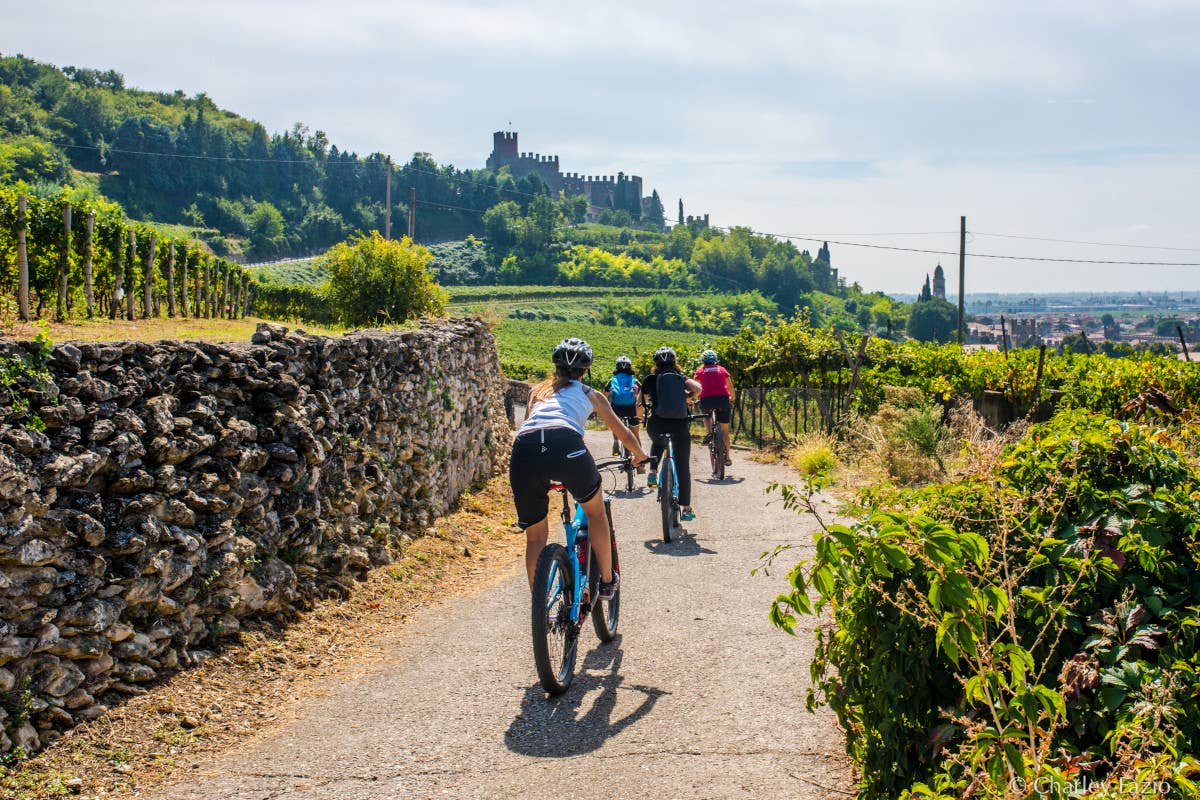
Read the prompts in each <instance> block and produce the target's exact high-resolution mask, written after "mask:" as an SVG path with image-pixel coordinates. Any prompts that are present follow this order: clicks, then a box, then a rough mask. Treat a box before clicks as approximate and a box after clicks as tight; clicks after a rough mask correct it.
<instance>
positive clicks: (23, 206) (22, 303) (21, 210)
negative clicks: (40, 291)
mask: <svg viewBox="0 0 1200 800" xmlns="http://www.w3.org/2000/svg"><path fill="white" fill-rule="evenodd" d="M28 213H29V199H28V198H27V197H25V195H21V196H20V197H18V198H17V307H18V309H19V312H18V313H19V314H20V316H21V321H22V322H29V254H28V252H27V251H26V249H25V228H26V226H27V225H28V224H29V220H28V219H27V217H28Z"/></svg>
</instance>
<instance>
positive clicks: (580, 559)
mask: <svg viewBox="0 0 1200 800" xmlns="http://www.w3.org/2000/svg"><path fill="white" fill-rule="evenodd" d="M614 467H616V468H620V469H621V470H623V471H626V472H630V473H632V472H633V461H632V460H630V459H623V458H622V459H614V460H611V461H601V462H599V463H597V464H596V468H597V469H612V468H614ZM550 488H551V489H553V490H556V491H558V492H559V493H560V494H562V498H563V506H562V513H561V518H562V523H563V531H564V533H565V534H566V546H563V545H561V544H559V543H557V542H553V543H550V544H547V545H546V546H545V547H544V548H543V549H542V552H541V554H540V555H539V556H538V562H537V568H536V569H535V570H534V573H533V592H532V595H533V600H532V615H533V661H534V664H535V665H536V667H537V674H538V680H539V681H541V684H542V688H543V689H545V690H546V691H547V692H548V693H549V694H552V695H559V694H562V693H563V692H565V691H566V690H567V688H568V687H570V685H571V681H572V679H573V678H574V676H575V657H576V655H577V653H578V648H579V634H580V631H582V629H583V624H584V618H585V617H587V616H591V618H592V627H593V629H594V630H595V631H596V636H597V637H598V638H599V639H600V641H601V642H611V641H612V640H613V639H614V638H616V635H617V622H618V621H619V619H620V614H621V591H620V589H618V590H617V593H616V595H615V596H614V597H613V599H612V600H610V601H608V602H607V603H605V602H602V601H600V600H599V599H598V587H597V584H599V582H600V567H599V565H598V564H597V563H596V559H595V558H593V555H594V553H593V552H592V548H591V545H590V543H589V542H588V523H587V515H586V514H585V513H584V510H583V506H582V505H580V504H578V503H575V502H574V501H573V500H572V499H571V497H570V495H569V494H568V493H567V490H566V489H565V488H564V487H563V485H562V484H561V483H551V484H550ZM611 503H612V499H611V498H609V497H605V498H604V516H605V518H606V519H607V520H608V532H609V542H610V545H609V546H610V547H611V548H612V568H613V570H614V571H620V561H619V560H618V557H617V535H616V531H614V530H613V522H612V506H611ZM576 587H579V590H578V591H577V590H576ZM593 598H597V599H595V600H593Z"/></svg>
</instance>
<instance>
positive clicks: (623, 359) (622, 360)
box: [617, 356, 633, 369]
mask: <svg viewBox="0 0 1200 800" xmlns="http://www.w3.org/2000/svg"><path fill="white" fill-rule="evenodd" d="M617 369H633V362H632V361H631V360H630V359H629V356H617Z"/></svg>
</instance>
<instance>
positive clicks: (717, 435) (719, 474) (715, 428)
mask: <svg viewBox="0 0 1200 800" xmlns="http://www.w3.org/2000/svg"><path fill="white" fill-rule="evenodd" d="M704 418H705V419H706V420H708V424H709V426H710V427H709V433H708V436H706V437H705V440H706V441H707V442H708V460H709V462H710V465H711V466H712V476H713V478H715V479H716V480H719V481H723V480H725V458H726V456H728V454H729V444H728V442H726V441H725V429H724V428H722V427H721V423H719V422H717V410H716V409H715V408H712V409H709V410H708V411H706V412H704Z"/></svg>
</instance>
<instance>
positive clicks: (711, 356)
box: [700, 350, 717, 364]
mask: <svg viewBox="0 0 1200 800" xmlns="http://www.w3.org/2000/svg"><path fill="white" fill-rule="evenodd" d="M700 360H701V361H703V362H704V363H705V364H715V363H717V351H716V350H705V351H704V353H703V355H701V356H700Z"/></svg>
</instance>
